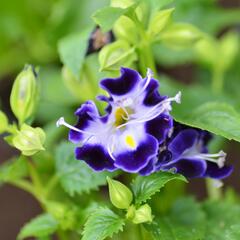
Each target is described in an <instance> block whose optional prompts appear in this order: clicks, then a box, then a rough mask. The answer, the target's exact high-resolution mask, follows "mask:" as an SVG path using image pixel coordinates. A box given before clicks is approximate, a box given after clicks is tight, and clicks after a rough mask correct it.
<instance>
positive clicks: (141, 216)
mask: <svg viewBox="0 0 240 240" xmlns="http://www.w3.org/2000/svg"><path fill="white" fill-rule="evenodd" d="M152 219H153V217H152V209H151V207H150V206H149V205H148V204H144V205H142V206H141V207H140V208H138V209H137V210H136V211H135V215H134V218H133V219H132V222H133V223H135V224H139V223H144V222H152Z"/></svg>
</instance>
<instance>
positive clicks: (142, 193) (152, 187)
mask: <svg viewBox="0 0 240 240" xmlns="http://www.w3.org/2000/svg"><path fill="white" fill-rule="evenodd" d="M171 180H181V181H187V180H186V179H185V178H184V177H183V176H182V175H179V174H173V173H170V172H157V173H154V174H151V175H149V176H137V177H136V179H135V180H134V182H133V183H132V189H133V192H134V195H135V203H136V204H141V203H142V202H146V201H147V200H148V199H150V198H151V196H152V195H154V194H155V193H157V192H159V191H160V189H161V188H162V187H164V185H165V184H166V183H167V182H169V181H171Z"/></svg>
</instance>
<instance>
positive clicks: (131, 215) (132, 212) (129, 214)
mask: <svg viewBox="0 0 240 240" xmlns="http://www.w3.org/2000/svg"><path fill="white" fill-rule="evenodd" d="M135 213H136V208H135V206H134V205H131V206H130V207H129V208H128V210H127V214H126V218H127V219H129V220H133V218H134V217H135Z"/></svg>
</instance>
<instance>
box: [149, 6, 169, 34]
mask: <svg viewBox="0 0 240 240" xmlns="http://www.w3.org/2000/svg"><path fill="white" fill-rule="evenodd" d="M173 11H174V8H170V9H166V10H162V11H158V12H156V13H155V14H154V16H153V17H152V19H151V21H150V23H149V28H148V32H149V35H150V36H152V37H155V36H156V35H158V34H159V33H160V32H161V31H162V30H163V29H164V28H165V27H166V26H167V25H168V24H169V22H170V20H171V16H172V13H173Z"/></svg>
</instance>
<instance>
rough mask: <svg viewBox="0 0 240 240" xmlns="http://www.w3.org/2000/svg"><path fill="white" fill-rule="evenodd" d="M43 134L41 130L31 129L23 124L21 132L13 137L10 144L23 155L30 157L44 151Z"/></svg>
mask: <svg viewBox="0 0 240 240" xmlns="http://www.w3.org/2000/svg"><path fill="white" fill-rule="evenodd" d="M44 141H45V133H44V131H43V130H42V129H41V128H38V127H37V128H32V127H30V126H28V125H26V124H23V125H22V127H21V130H20V131H18V132H17V133H16V135H14V136H13V139H12V144H13V145H14V146H15V147H16V148H17V149H19V150H20V151H21V152H22V154H23V155H26V156H31V155H33V154H35V153H37V152H38V151H40V150H45V149H44V147H43V143H44Z"/></svg>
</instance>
